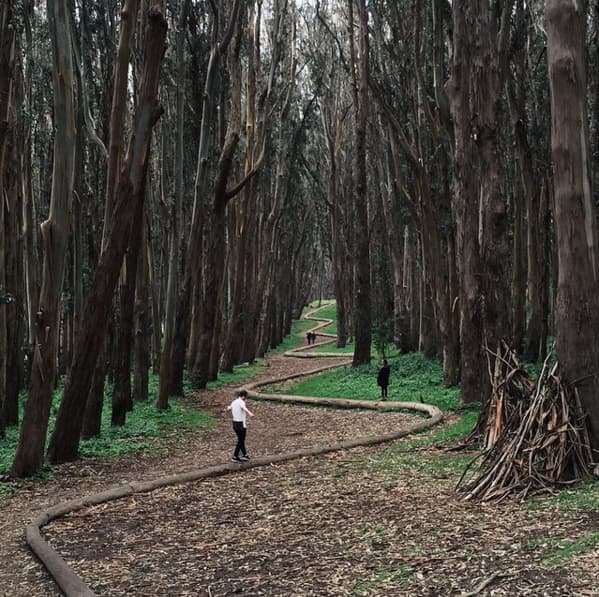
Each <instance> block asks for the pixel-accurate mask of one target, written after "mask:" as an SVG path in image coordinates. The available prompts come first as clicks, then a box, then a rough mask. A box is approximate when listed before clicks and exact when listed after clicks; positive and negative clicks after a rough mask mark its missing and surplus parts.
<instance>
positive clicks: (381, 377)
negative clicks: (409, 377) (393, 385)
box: [376, 359, 391, 400]
mask: <svg viewBox="0 0 599 597" xmlns="http://www.w3.org/2000/svg"><path fill="white" fill-rule="evenodd" d="M390 373H391V369H390V367H389V365H388V364H387V360H386V359H383V360H382V361H381V366H380V368H379V373H378V375H377V377H376V383H377V384H378V385H379V386H381V400H387V387H388V386H389V374H390Z"/></svg>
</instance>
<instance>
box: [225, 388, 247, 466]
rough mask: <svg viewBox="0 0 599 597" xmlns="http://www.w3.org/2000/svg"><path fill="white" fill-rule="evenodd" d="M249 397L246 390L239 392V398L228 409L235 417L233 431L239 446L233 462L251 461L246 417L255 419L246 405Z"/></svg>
mask: <svg viewBox="0 0 599 597" xmlns="http://www.w3.org/2000/svg"><path fill="white" fill-rule="evenodd" d="M247 395H248V393H247V392H246V391H245V390H239V392H237V398H236V399H235V400H233V402H231V404H229V406H228V407H227V410H230V411H231V415H232V416H233V431H235V435H237V445H236V446H235V452H234V453H233V457H232V458H231V461H232V462H243V461H245V460H249V459H250V457H249V456H248V453H247V450H246V449H245V434H246V432H247V423H246V415H250V417H253V416H254V414H253V413H252V412H250V410H249V409H248V407H247V406H246V405H245V399H246V398H247Z"/></svg>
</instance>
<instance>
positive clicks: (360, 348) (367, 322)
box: [349, 0, 372, 367]
mask: <svg viewBox="0 0 599 597" xmlns="http://www.w3.org/2000/svg"><path fill="white" fill-rule="evenodd" d="M352 5H353V0H350V4H349V6H350V27H351V29H352V37H353V10H352ZM358 16H359V21H360V38H359V43H358V71H359V76H358V78H357V80H356V82H355V85H356V86H357V89H356V92H355V96H356V99H357V100H358V101H357V105H356V106H355V110H356V113H355V119H356V150H355V166H354V167H355V177H356V181H355V185H356V186H355V195H354V201H355V205H354V214H355V232H354V264H355V276H356V279H355V289H354V296H355V298H354V334H355V349H354V356H353V361H352V366H353V367H357V366H358V365H362V364H365V363H369V362H370V344H371V340H372V314H371V297H370V234H369V222H368V186H367V176H366V124H367V121H368V56H369V41H368V10H367V8H366V2H365V0H359V2H358ZM350 43H351V48H352V53H354V52H353V46H354V44H353V42H350Z"/></svg>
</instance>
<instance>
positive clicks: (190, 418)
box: [0, 374, 215, 492]
mask: <svg viewBox="0 0 599 597" xmlns="http://www.w3.org/2000/svg"><path fill="white" fill-rule="evenodd" d="M158 384H159V378H158V376H156V375H153V374H150V378H149V382H148V392H149V400H148V401H147V402H136V403H135V404H134V409H133V411H132V412H130V413H128V414H127V420H126V424H125V425H123V426H122V427H112V426H111V424H110V419H111V411H112V400H111V396H112V385H111V384H109V383H106V384H105V387H104V404H103V408H102V431H101V433H100V435H99V436H98V437H96V438H92V439H88V440H81V442H80V446H79V450H80V454H81V456H83V457H96V458H102V457H110V456H117V455H120V454H124V453H127V452H134V451H139V450H152V449H155V448H154V444H153V442H152V441H151V438H156V437H161V436H164V435H166V434H168V433H171V432H172V431H175V430H176V431H184V430H187V429H195V428H199V427H204V428H210V427H212V426H213V425H214V424H215V421H214V419H213V418H212V417H211V416H210V415H208V414H207V413H202V412H200V411H198V410H196V409H194V408H192V407H191V406H188V405H186V404H184V403H182V402H180V401H179V400H177V399H176V398H170V400H169V408H168V409H167V410H165V411H159V410H157V409H156V408H155V407H154V397H155V395H156V392H157V389H158ZM62 391H63V386H62V384H60V385H59V387H58V388H57V390H56V391H55V392H54V396H53V399H52V406H51V409H50V420H49V424H48V437H50V436H51V434H52V432H53V431H54V424H55V420H56V413H57V412H58V407H59V404H60V399H61V396H62ZM20 408H21V412H22V409H23V400H21V404H20ZM18 440H19V430H18V429H17V428H16V427H9V428H7V430H6V436H5V438H4V439H1V440H0V473H1V474H5V473H7V472H8V471H9V470H10V467H11V465H12V461H13V459H14V455H15V452H16V448H17V443H18ZM51 475H52V468H51V467H44V468H43V469H42V470H41V471H40V472H39V473H38V474H37V475H36V476H35V477H33V480H43V479H47V478H48V477H49V476H51ZM9 485H10V484H9ZM0 492H2V485H0Z"/></svg>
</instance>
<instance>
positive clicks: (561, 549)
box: [527, 478, 599, 567]
mask: <svg viewBox="0 0 599 597" xmlns="http://www.w3.org/2000/svg"><path fill="white" fill-rule="evenodd" d="M528 508H529V509H530V510H533V511H547V510H559V511H562V512H571V513H576V512H580V513H583V512H590V513H592V516H593V517H594V516H595V512H597V510H598V509H599V480H598V479H595V478H593V479H590V480H588V481H586V482H585V483H579V484H578V485H574V486H572V487H570V488H568V489H562V490H561V491H559V493H555V494H553V495H544V496H537V497H535V498H533V499H532V500H531V501H529V502H528ZM527 548H528V549H531V550H532V549H534V550H539V549H540V550H543V552H544V555H543V559H544V561H545V562H546V564H547V565H548V566H551V567H559V566H562V565H565V564H567V563H568V561H569V560H570V559H572V557H574V556H576V555H581V554H585V553H589V552H590V551H593V550H595V549H597V548H599V532H596V531H593V532H590V533H587V534H585V535H582V536H581V537H577V538H572V539H559V540H557V539H555V538H552V537H541V538H536V539H534V540H532V541H531V542H530V544H529V545H527Z"/></svg>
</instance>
